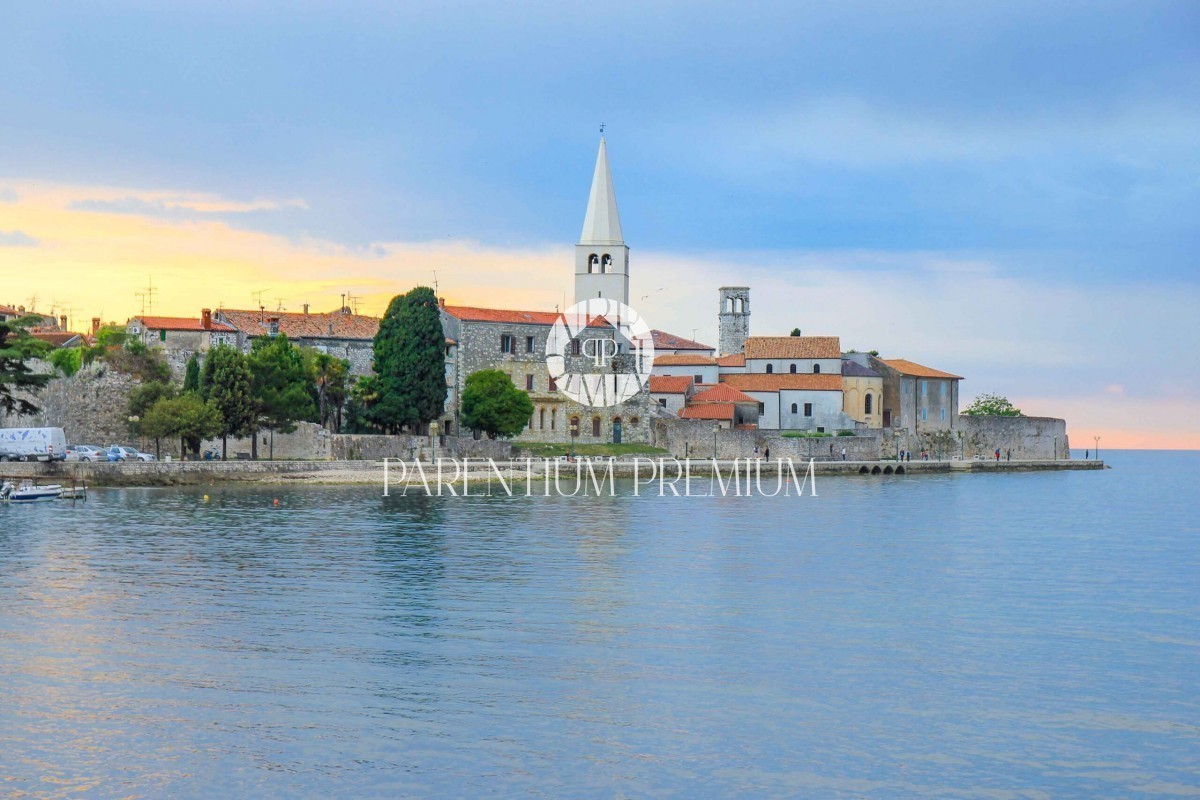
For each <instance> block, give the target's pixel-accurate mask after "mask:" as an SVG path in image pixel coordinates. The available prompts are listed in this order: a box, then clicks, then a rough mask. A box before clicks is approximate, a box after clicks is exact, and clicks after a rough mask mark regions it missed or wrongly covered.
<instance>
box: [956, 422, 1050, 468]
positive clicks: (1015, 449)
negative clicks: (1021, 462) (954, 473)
mask: <svg viewBox="0 0 1200 800" xmlns="http://www.w3.org/2000/svg"><path fill="white" fill-rule="evenodd" d="M957 432H958V433H961V434H962V447H963V450H962V453H963V456H964V457H965V458H968V459H970V458H975V457H976V456H982V457H984V458H987V457H990V456H991V455H992V453H994V452H995V450H996V448H1000V453H1001V458H1005V457H1007V455H1008V452H1009V451H1010V450H1011V451H1012V457H1013V458H1016V459H1042V458H1048V459H1055V458H1057V459H1067V458H1070V457H1071V445H1070V442H1069V441H1068V440H1067V422H1066V420H1062V419H1055V418H1053V417H973V416H968V415H966V414H962V415H959V417H958V425H957Z"/></svg>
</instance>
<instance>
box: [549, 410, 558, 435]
mask: <svg viewBox="0 0 1200 800" xmlns="http://www.w3.org/2000/svg"><path fill="white" fill-rule="evenodd" d="M557 425H558V409H557V408H552V409H550V430H554V429H555V427H556V426H557Z"/></svg>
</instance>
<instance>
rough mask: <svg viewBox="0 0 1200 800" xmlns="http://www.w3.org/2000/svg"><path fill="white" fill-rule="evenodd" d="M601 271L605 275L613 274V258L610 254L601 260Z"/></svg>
mask: <svg viewBox="0 0 1200 800" xmlns="http://www.w3.org/2000/svg"><path fill="white" fill-rule="evenodd" d="M600 271H601V272H604V273H609V272H612V256H610V255H609V254H608V253H605V254H604V257H603V258H601V259H600Z"/></svg>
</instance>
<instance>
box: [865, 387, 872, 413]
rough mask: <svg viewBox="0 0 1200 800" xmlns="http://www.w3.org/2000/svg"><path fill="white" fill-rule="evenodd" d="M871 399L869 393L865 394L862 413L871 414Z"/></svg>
mask: <svg viewBox="0 0 1200 800" xmlns="http://www.w3.org/2000/svg"><path fill="white" fill-rule="evenodd" d="M873 399H874V398H872V397H871V393H870V392H867V398H866V399H865V400H863V412H864V413H866V414H870V413H871V401H872V400H873Z"/></svg>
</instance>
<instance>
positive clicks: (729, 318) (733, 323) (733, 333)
mask: <svg viewBox="0 0 1200 800" xmlns="http://www.w3.org/2000/svg"><path fill="white" fill-rule="evenodd" d="M717 324H718V338H719V341H718V346H719V347H720V351H721V355H723V356H729V355H734V354H735V353H744V352H746V337H747V336H749V335H750V287H749V286H722V287H721V310H720V312H719V313H718V315H717Z"/></svg>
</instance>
